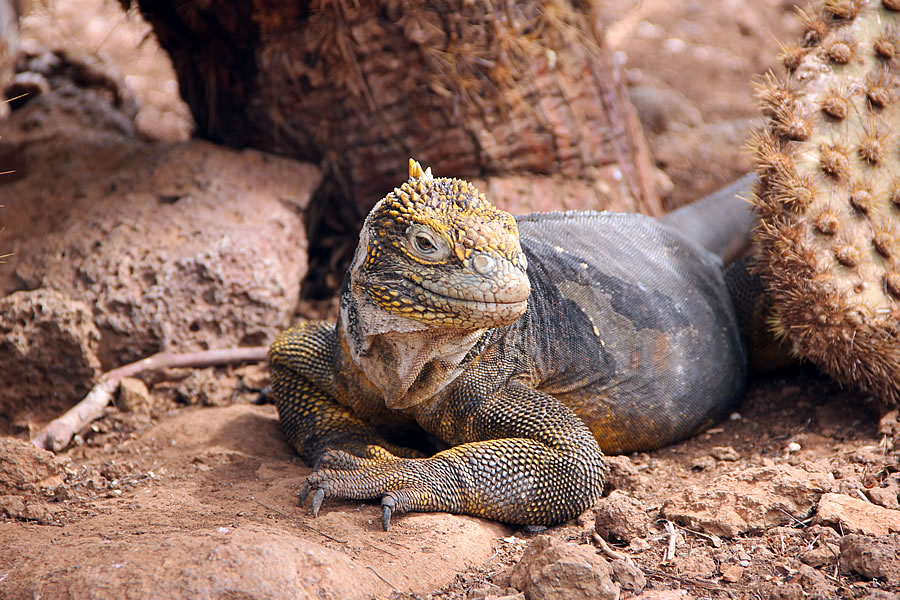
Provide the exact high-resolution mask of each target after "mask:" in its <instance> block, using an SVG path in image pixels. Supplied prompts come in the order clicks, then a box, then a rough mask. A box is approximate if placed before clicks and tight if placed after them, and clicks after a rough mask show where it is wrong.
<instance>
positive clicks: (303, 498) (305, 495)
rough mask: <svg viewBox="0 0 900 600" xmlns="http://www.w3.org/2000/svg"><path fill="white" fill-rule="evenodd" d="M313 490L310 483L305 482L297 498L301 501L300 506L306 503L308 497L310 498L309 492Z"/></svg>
mask: <svg viewBox="0 0 900 600" xmlns="http://www.w3.org/2000/svg"><path fill="white" fill-rule="evenodd" d="M311 491H312V488H311V487H310V485H309V482H308V481H304V482H303V487H302V488H300V493H298V494H297V499H298V500H299V501H300V506H303V505H304V504H306V499H307V498H309V493H310V492H311Z"/></svg>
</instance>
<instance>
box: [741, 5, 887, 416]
mask: <svg viewBox="0 0 900 600" xmlns="http://www.w3.org/2000/svg"><path fill="white" fill-rule="evenodd" d="M801 16H802V18H803V21H804V24H805V29H806V30H805V33H804V36H803V40H802V42H801V43H800V44H797V45H792V46H786V47H785V48H784V54H783V62H784V65H785V68H786V70H787V74H786V76H785V77H784V78H783V79H781V80H779V79H777V78H776V77H774V76H770V77H769V78H767V80H766V81H765V82H764V83H762V84H761V85H760V87H759V95H760V98H761V100H762V104H763V113H764V115H765V116H766V117H767V118H768V125H767V127H766V129H765V131H764V132H763V133H761V134H760V135H759V136H758V138H757V139H756V140H755V152H756V156H757V160H758V163H757V164H758V168H757V170H758V174H759V178H760V183H759V185H758V187H757V189H756V197H755V199H754V202H755V204H756V205H757V207H758V210H759V213H760V217H761V223H760V225H759V228H758V230H757V234H758V239H759V243H760V258H759V268H760V271H761V273H762V276H763V280H764V282H765V284H766V287H767V291H768V293H769V294H770V296H771V300H772V302H773V304H774V305H775V312H776V314H775V315H774V316H773V325H774V327H775V329H776V331H777V332H778V333H779V334H781V335H783V336H784V337H785V338H786V339H787V340H788V341H789V342H790V344H791V346H792V348H793V350H794V351H795V352H796V353H798V354H800V355H801V356H804V357H806V358H808V359H809V360H811V361H813V362H814V363H817V364H818V365H819V366H820V367H821V368H823V369H824V370H825V371H827V372H829V373H830V374H831V375H832V376H833V377H835V378H836V379H838V380H840V381H843V382H848V383H851V384H854V385H856V386H858V387H861V388H862V389H864V390H868V391H870V392H872V393H873V394H875V395H876V396H877V397H879V398H881V399H882V400H884V401H886V402H888V403H893V404H897V403H900V89H898V68H900V0H825V1H824V2H820V3H819V4H818V5H817V6H816V7H814V8H811V9H808V10H806V11H803V12H802V13H801Z"/></svg>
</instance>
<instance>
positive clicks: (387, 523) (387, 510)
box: [381, 504, 392, 531]
mask: <svg viewBox="0 0 900 600" xmlns="http://www.w3.org/2000/svg"><path fill="white" fill-rule="evenodd" d="M391 512H392V510H391V507H390V506H388V505H387V504H384V505H382V507H381V528H382V529H383V530H385V531H387V530H388V529H390V528H391Z"/></svg>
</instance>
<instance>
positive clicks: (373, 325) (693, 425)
mask: <svg viewBox="0 0 900 600" xmlns="http://www.w3.org/2000/svg"><path fill="white" fill-rule="evenodd" d="M410 170H411V177H410V181H408V182H407V183H405V184H404V185H403V186H402V187H401V188H399V189H398V190H395V191H394V192H393V193H392V194H389V195H388V196H387V197H386V198H385V199H384V200H382V201H381V202H380V203H379V204H378V205H377V206H376V207H375V208H374V209H373V210H372V212H371V213H370V215H369V217H368V219H367V220H366V223H365V225H364V226H363V231H362V233H361V236H360V245H359V248H358V250H357V255H356V257H355V259H354V262H353V265H352V266H351V269H350V271H349V273H348V276H347V278H346V280H345V283H344V288H343V291H342V294H341V316H340V320H339V322H338V324H337V325H334V324H331V323H324V322H313V323H307V324H303V325H300V326H298V327H295V328H293V329H290V330H288V331H287V332H285V333H284V334H282V335H281V336H280V337H279V338H278V339H277V340H276V341H275V342H274V343H273V344H272V347H271V350H270V363H271V369H272V381H273V392H274V399H275V403H276V404H277V406H278V409H279V414H280V418H281V422H282V427H283V429H284V431H285V434H286V436H287V438H288V440H289V441H290V443H291V444H292V445H294V447H295V448H296V449H297V451H298V452H299V453H300V454H301V455H302V456H303V457H304V459H305V460H306V461H307V462H309V463H311V464H313V465H315V467H316V470H315V471H314V472H313V474H312V475H311V476H310V477H309V479H308V481H307V484H306V489H305V490H304V492H303V495H304V496H305V495H306V494H308V493H309V492H312V491H314V492H315V494H314V497H313V511H314V512H317V511H318V508H319V506H320V505H321V503H322V501H323V499H324V498H325V497H341V498H376V497H381V498H382V505H383V506H384V517H383V522H384V526H385V528H386V527H387V526H388V523H389V521H390V516H391V513H392V512H403V511H410V510H419V511H422V510H427V511H448V512H454V513H462V514H470V515H477V516H483V517H488V518H492V519H497V520H501V521H506V522H510V523H522V524H552V523H557V522H560V521H563V520H566V519H569V518H572V517H573V516H576V515H577V514H579V513H580V512H581V511H583V510H585V509H586V508H588V507H590V506H591V505H593V504H594V503H595V501H596V500H597V499H598V498H599V497H600V493H601V491H602V486H603V477H604V472H605V470H604V464H603V459H602V452H601V448H602V449H603V450H604V451H607V452H626V451H632V450H639V449H649V448H653V447H658V446H661V445H664V444H666V443H670V442H674V441H676V440H679V439H682V438H684V437H686V436H689V435H691V434H692V433H695V432H696V431H698V430H700V429H701V428H703V427H704V426H706V425H709V424H710V423H712V422H714V421H715V420H716V419H719V418H721V417H722V416H723V415H724V414H725V413H726V412H727V411H728V410H729V409H730V407H731V406H733V403H734V401H735V399H736V398H737V396H738V394H739V393H740V390H741V389H742V387H743V383H744V379H745V372H746V367H745V362H746V361H745V357H744V350H743V347H742V344H741V340H740V335H739V332H738V327H737V323H736V320H735V317H734V311H733V309H732V307H731V302H730V300H729V295H728V291H727V289H726V286H725V282H724V279H723V275H722V263H721V261H720V260H719V259H718V257H716V256H715V255H713V254H711V253H709V252H707V251H706V250H704V249H703V248H701V247H700V246H699V245H697V244H695V243H694V242H692V241H690V240H688V239H686V238H685V237H683V236H682V235H680V234H679V233H678V232H677V231H675V230H674V229H671V228H669V227H667V226H666V225H664V224H662V223H660V222H657V221H655V220H653V219H650V218H647V217H642V216H640V215H623V214H613V213H553V214H543V215H532V216H526V217H521V218H519V219H518V220H517V221H513V219H512V218H511V217H510V216H509V215H508V214H507V213H505V212H503V211H499V210H497V209H495V208H494V207H493V206H491V205H490V204H489V203H488V202H487V201H486V200H485V199H484V197H483V196H481V195H480V194H478V192H477V190H475V189H474V188H473V187H472V186H471V185H468V184H466V183H465V182H461V181H459V180H454V179H436V178H433V177H431V174H430V172H423V171H422V170H421V168H420V167H418V165H417V164H415V163H411V169H410ZM526 269H527V274H526ZM529 290H530V295H529ZM526 299H527V301H526ZM415 429H421V430H424V431H426V432H428V433H430V434H432V435H433V436H434V437H435V438H437V439H438V440H440V442H442V443H443V444H444V445H446V446H447V449H445V450H442V451H440V452H438V453H437V454H435V455H433V456H430V457H423V456H421V455H420V454H418V453H417V452H415V451H413V450H409V449H407V448H405V445H406V444H405V443H404V441H403V440H404V435H405V433H407V432H409V431H410V430H415Z"/></svg>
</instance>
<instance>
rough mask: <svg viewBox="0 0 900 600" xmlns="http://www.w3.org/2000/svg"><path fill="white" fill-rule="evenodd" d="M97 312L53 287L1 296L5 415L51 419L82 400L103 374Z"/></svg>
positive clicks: (0, 403)
mask: <svg viewBox="0 0 900 600" xmlns="http://www.w3.org/2000/svg"><path fill="white" fill-rule="evenodd" d="M99 345H100V333H99V331H98V330H97V327H96V326H95V325H94V321H93V315H92V314H91V308H90V306H88V304H86V303H84V302H78V301H75V300H73V299H72V298H70V297H68V296H66V295H64V294H61V293H60V292H57V291H54V290H49V289H37V290H32V291H22V292H16V293H14V294H10V295H9V296H7V297H5V298H0V365H3V371H4V372H5V373H9V374H14V377H13V378H11V379H8V380H7V384H8V385H2V386H0V416H5V417H6V419H8V420H9V421H12V422H15V421H16V420H17V419H19V418H23V419H24V418H38V419H40V418H46V417H52V416H55V414H56V413H58V412H61V411H63V410H65V409H67V408H68V407H69V406H70V405H71V404H72V403H74V402H75V401H77V400H79V399H80V398H81V397H82V396H84V394H85V393H87V391H88V390H89V389H90V388H91V386H92V385H93V382H94V379H95V378H96V377H97V376H98V375H99V374H100V360H99V359H98V357H97V351H98V348H99Z"/></svg>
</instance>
